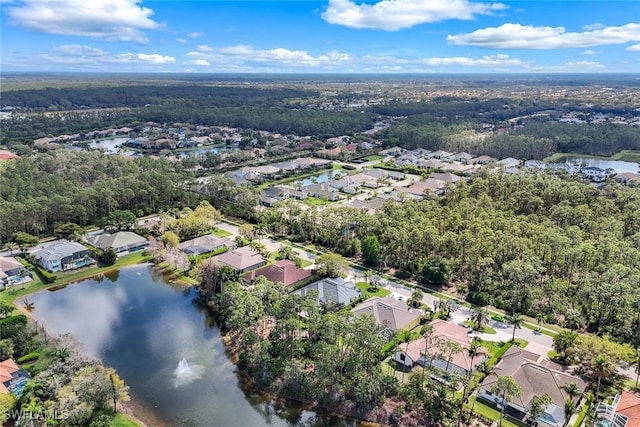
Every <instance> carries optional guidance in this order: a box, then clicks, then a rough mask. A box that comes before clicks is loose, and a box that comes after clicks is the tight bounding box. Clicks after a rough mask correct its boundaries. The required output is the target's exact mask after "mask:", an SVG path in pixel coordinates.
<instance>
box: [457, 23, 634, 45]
mask: <svg viewBox="0 0 640 427" xmlns="http://www.w3.org/2000/svg"><path fill="white" fill-rule="evenodd" d="M636 40H640V23H630V24H626V25H622V26H619V27H603V28H598V29H594V30H591V31H585V32H581V33H580V32H567V30H566V29H565V28H564V27H534V26H533V25H521V24H509V23H507V24H503V25H501V26H499V27H489V28H483V29H480V30H476V31H474V32H472V33H467V34H459V35H449V36H447V41H448V42H449V43H451V44H454V45H471V46H480V47H487V48H494V49H560V48H577V47H592V46H603V45H609V44H621V43H627V42H630V41H636Z"/></svg>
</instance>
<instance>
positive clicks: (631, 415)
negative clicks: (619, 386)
mask: <svg viewBox="0 0 640 427" xmlns="http://www.w3.org/2000/svg"><path fill="white" fill-rule="evenodd" d="M596 416H597V417H598V418H599V419H600V420H601V421H599V422H598V423H596V425H607V426H611V427H640V395H639V394H636V393H632V392H629V391H626V390H625V391H623V392H622V394H617V395H616V396H615V397H614V399H613V401H612V402H611V404H609V403H606V402H600V403H599V404H598V406H597V407H596Z"/></svg>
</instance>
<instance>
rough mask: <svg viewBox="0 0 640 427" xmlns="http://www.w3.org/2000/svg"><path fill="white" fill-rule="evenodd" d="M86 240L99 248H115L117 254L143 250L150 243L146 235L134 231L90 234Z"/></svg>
mask: <svg viewBox="0 0 640 427" xmlns="http://www.w3.org/2000/svg"><path fill="white" fill-rule="evenodd" d="M85 242H87V243H88V244H90V245H91V246H94V247H96V248H99V249H103V250H104V249H107V248H113V250H114V251H115V253H116V254H118V255H126V254H129V253H133V252H137V251H141V250H143V249H144V248H146V247H147V246H148V245H149V242H148V241H147V239H145V238H144V237H142V236H140V235H138V234H136V233H134V232H133V231H118V232H116V233H100V234H93V235H88V236H86V238H85Z"/></svg>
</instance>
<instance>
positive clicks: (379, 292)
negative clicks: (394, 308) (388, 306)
mask: <svg viewBox="0 0 640 427" xmlns="http://www.w3.org/2000/svg"><path fill="white" fill-rule="evenodd" d="M356 287H357V288H358V289H360V291H361V292H362V295H368V296H369V297H380V298H384V297H386V296H387V295H389V294H390V293H391V292H389V291H388V290H386V289H384V288H382V287H379V288H377V289H374V288H371V287H370V286H369V284H367V283H366V282H358V283H356Z"/></svg>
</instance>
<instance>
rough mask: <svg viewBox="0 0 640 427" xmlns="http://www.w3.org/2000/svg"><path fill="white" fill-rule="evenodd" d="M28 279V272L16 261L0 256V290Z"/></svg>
mask: <svg viewBox="0 0 640 427" xmlns="http://www.w3.org/2000/svg"><path fill="white" fill-rule="evenodd" d="M30 278H31V275H30V274H29V272H28V270H27V269H26V268H25V267H24V266H23V265H22V264H21V263H20V262H19V261H18V260H17V259H15V258H13V257H4V256H0V289H2V288H4V287H5V286H11V285H13V284H15V283H19V282H23V281H25V279H30Z"/></svg>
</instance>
